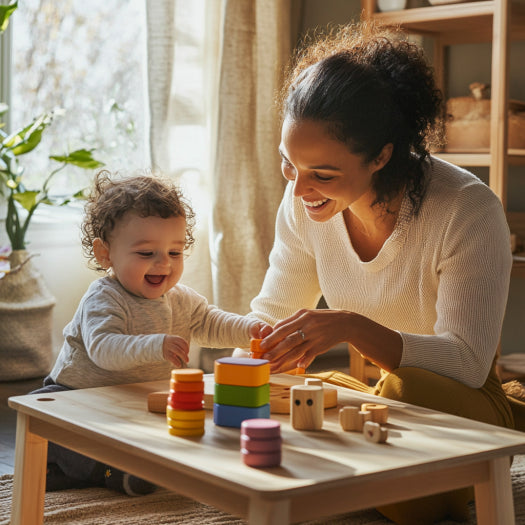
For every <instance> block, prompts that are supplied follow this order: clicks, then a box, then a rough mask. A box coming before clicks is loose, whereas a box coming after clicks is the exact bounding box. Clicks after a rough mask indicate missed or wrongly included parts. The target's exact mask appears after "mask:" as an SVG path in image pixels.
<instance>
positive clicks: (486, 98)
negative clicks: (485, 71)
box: [445, 82, 525, 152]
mask: <svg viewBox="0 0 525 525" xmlns="http://www.w3.org/2000/svg"><path fill="white" fill-rule="evenodd" d="M469 88H470V92H471V94H470V96H464V97H453V98H450V99H448V100H447V118H446V123H445V130H446V140H447V144H446V147H445V151H448V152H489V150H490V111H491V100H490V89H489V87H488V86H487V85H486V84H481V83H479V82H474V83H472V84H470V86H469ZM507 125H508V147H509V148H511V149H521V148H525V102H521V101H518V100H510V101H509V108H508V117H507Z"/></svg>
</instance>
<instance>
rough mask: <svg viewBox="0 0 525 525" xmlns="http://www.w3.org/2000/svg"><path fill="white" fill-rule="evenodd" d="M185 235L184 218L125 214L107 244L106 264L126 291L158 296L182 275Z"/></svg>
mask: <svg viewBox="0 0 525 525" xmlns="http://www.w3.org/2000/svg"><path fill="white" fill-rule="evenodd" d="M185 237H186V220H185V219H184V217H169V218H167V219H163V218H161V217H156V216H152V217H139V216H138V215H137V214H135V213H133V212H129V213H126V214H125V215H124V216H123V217H122V219H121V220H120V221H119V222H118V223H117V225H116V226H115V228H114V229H113V231H112V232H111V235H110V238H109V243H107V244H106V248H107V254H108V261H107V263H106V266H107V267H110V268H111V269H112V272H113V275H114V277H115V278H116V279H118V281H119V282H120V284H122V286H123V287H124V288H126V290H127V291H128V292H130V293H132V294H134V295H137V296H139V297H144V298H146V299H157V298H158V297H161V296H162V295H164V294H165V293H166V292H167V291H168V290H169V289H170V288H172V287H173V286H174V285H175V284H177V282H178V281H179V279H180V278H181V276H182V272H183V269H184V245H185ZM99 262H100V261H99Z"/></svg>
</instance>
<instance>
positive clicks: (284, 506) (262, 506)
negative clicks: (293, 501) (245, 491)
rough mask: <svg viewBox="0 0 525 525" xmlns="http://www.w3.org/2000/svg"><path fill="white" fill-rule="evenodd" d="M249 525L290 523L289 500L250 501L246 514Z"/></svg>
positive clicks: (253, 499)
mask: <svg viewBox="0 0 525 525" xmlns="http://www.w3.org/2000/svg"><path fill="white" fill-rule="evenodd" d="M248 523H249V524H250V525H288V524H289V523H290V501H289V500H277V501H271V500H263V499H261V498H256V497H254V498H252V499H250V510H249V514H248Z"/></svg>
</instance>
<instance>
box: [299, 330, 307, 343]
mask: <svg viewBox="0 0 525 525" xmlns="http://www.w3.org/2000/svg"><path fill="white" fill-rule="evenodd" d="M297 333H298V334H299V335H300V336H301V339H302V340H303V341H304V339H305V337H306V334H305V333H304V332H303V331H302V330H301V329H300V328H299V330H297Z"/></svg>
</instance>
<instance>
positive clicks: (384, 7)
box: [377, 0, 407, 12]
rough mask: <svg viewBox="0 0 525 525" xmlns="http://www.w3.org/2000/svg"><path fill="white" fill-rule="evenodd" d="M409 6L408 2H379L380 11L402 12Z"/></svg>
mask: <svg viewBox="0 0 525 525" xmlns="http://www.w3.org/2000/svg"><path fill="white" fill-rule="evenodd" d="M406 6H407V0H377V8H378V9H379V11H382V12H383V11H401V9H405V7H406Z"/></svg>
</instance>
